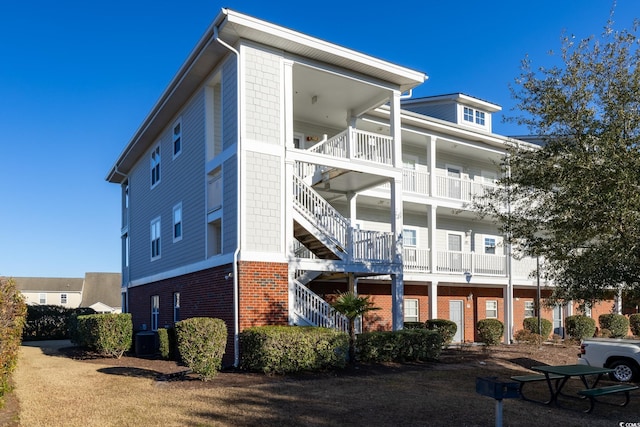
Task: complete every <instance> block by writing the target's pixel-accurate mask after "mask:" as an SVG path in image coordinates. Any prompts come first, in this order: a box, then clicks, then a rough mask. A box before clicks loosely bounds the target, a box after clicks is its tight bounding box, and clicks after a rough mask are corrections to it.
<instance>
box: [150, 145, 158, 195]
mask: <svg viewBox="0 0 640 427" xmlns="http://www.w3.org/2000/svg"><path fill="white" fill-rule="evenodd" d="M159 182H160V145H158V146H157V147H156V148H155V149H154V150H153V151H152V152H151V188H153V187H155V186H156V185H157V184H158V183H159Z"/></svg>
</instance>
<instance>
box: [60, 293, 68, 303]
mask: <svg viewBox="0 0 640 427" xmlns="http://www.w3.org/2000/svg"><path fill="white" fill-rule="evenodd" d="M66 303H67V294H60V304H63V305H64V304H66Z"/></svg>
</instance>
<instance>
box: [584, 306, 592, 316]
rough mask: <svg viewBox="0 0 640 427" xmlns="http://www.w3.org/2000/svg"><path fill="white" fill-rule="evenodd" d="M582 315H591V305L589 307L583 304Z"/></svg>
mask: <svg viewBox="0 0 640 427" xmlns="http://www.w3.org/2000/svg"><path fill="white" fill-rule="evenodd" d="M584 315H585V316H587V317H591V307H589V306H588V305H585V306H584Z"/></svg>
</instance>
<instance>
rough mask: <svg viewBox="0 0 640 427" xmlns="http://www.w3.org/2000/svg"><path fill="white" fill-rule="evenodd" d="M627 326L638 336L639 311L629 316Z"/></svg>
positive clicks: (639, 325) (639, 332) (639, 331)
mask: <svg viewBox="0 0 640 427" xmlns="http://www.w3.org/2000/svg"><path fill="white" fill-rule="evenodd" d="M629 326H630V327H631V333H632V334H633V335H635V336H640V313H635V314H632V315H631V316H629Z"/></svg>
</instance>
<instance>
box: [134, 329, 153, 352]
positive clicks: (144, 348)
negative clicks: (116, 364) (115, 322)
mask: <svg viewBox="0 0 640 427" xmlns="http://www.w3.org/2000/svg"><path fill="white" fill-rule="evenodd" d="M135 350H136V356H153V355H154V354H155V353H156V333H155V332H138V333H137V334H136V339H135Z"/></svg>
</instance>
